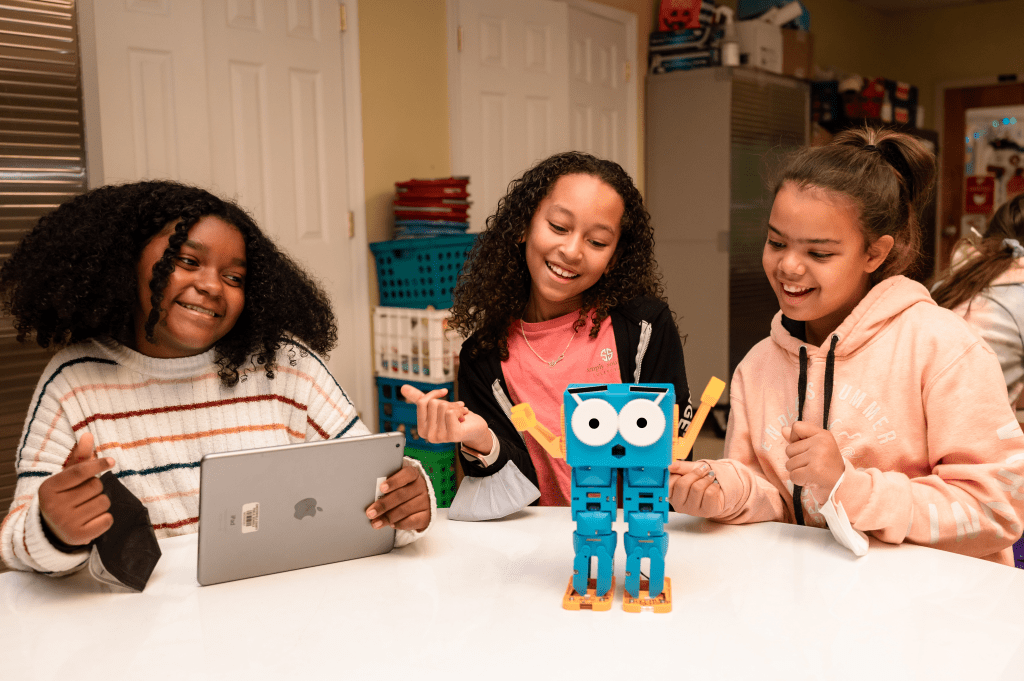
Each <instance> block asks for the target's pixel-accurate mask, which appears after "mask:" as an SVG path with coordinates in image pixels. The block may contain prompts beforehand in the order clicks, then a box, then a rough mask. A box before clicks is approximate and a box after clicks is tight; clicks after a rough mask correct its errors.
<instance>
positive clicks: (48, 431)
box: [32, 405, 71, 467]
mask: <svg viewBox="0 0 1024 681" xmlns="http://www.w3.org/2000/svg"><path fill="white" fill-rule="evenodd" d="M63 415H64V407H63V405H62V406H61V408H60V409H58V410H57V413H56V414H54V416H53V421H51V422H50V426H49V428H47V429H46V435H44V436H43V442H42V443H41V444H40V445H39V447H38V449H36V454H35V456H34V457H33V458H32V465H33V467H34V466H35V464H37V463H39V455H40V454H42V453H43V451H44V450H45V449H46V445H47V444H48V443H49V442H50V437H51V436H52V435H53V431H54V430H56V429H57V422H58V421H60V418H61V417H62V416H63ZM70 458H71V452H68V459H70ZM68 459H64V465H65V466H66V465H67V464H68Z"/></svg>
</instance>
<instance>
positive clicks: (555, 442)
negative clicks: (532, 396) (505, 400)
mask: <svg viewBox="0 0 1024 681" xmlns="http://www.w3.org/2000/svg"><path fill="white" fill-rule="evenodd" d="M563 419H564V417H563ZM512 425H513V426H515V427H516V430H518V431H519V432H524V431H525V432H527V433H529V434H530V435H532V436H533V438H534V439H535V440H536V441H537V442H539V443H540V446H541V447H543V448H544V451H546V452H547V453H548V454H550V455H551V456H552V457H554V458H556V459H564V458H565V438H563V437H556V436H555V434H554V433H552V432H551V431H550V430H548V429H547V426H545V425H544V424H543V423H541V422H540V421H538V420H537V415H536V414H535V413H533V409H532V408H531V407H530V403H529V402H523V403H522V404H517V405H515V406H513V407H512Z"/></svg>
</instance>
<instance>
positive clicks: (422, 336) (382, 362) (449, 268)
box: [370, 178, 475, 508]
mask: <svg viewBox="0 0 1024 681" xmlns="http://www.w3.org/2000/svg"><path fill="white" fill-rule="evenodd" d="M446 182H448V183H449V185H450V186H453V187H455V188H456V191H454V192H452V193H454V194H459V196H457V198H456V199H455V200H458V201H462V202H463V203H461V204H453V205H457V206H460V207H461V206H462V205H464V204H465V203H466V201H465V199H466V197H467V196H468V193H467V192H466V191H465V188H466V181H465V180H464V179H460V178H450V180H447V181H446V180H412V181H411V182H403V183H396V188H397V189H398V192H397V193H398V198H397V199H396V201H395V216H396V218H397V219H396V225H397V226H398V228H399V229H400V230H403V231H402V232H401V233H402V234H403V236H404V238H400V239H394V240H392V241H381V242H378V243H373V244H370V250H371V251H373V256H374V261H375V264H376V267H377V283H378V286H379V289H380V303H381V306H380V307H378V308H377V309H376V310H375V311H374V319H373V333H374V353H375V359H374V364H375V365H376V373H377V379H376V380H377V401H378V405H379V415H378V416H379V421H378V425H379V429H380V432H389V431H402V432H404V433H405V438H406V448H405V454H406V456H410V457H412V458H414V459H417V460H418V461H420V463H422V464H423V467H424V469H426V471H427V473H428V475H430V481H431V483H432V484H433V486H434V492H435V494H436V496H437V505H438V506H439V507H441V508H447V507H448V506H450V505H451V502H452V499H453V498H454V497H455V447H456V445H455V444H454V443H440V444H434V443H431V442H427V441H426V440H424V439H422V438H421V437H419V433H418V432H417V428H416V405H414V404H410V403H409V402H406V401H405V398H403V397H402V393H401V387H402V386H403V385H405V384H410V385H412V386H414V387H416V388H417V389H419V390H421V391H423V392H427V391H430V390H436V389H438V388H447V389H448V396H447V398H448V399H449V400H450V399H453V398H454V394H455V376H456V374H457V372H458V357H459V351H460V350H461V348H462V338H460V337H459V335H458V334H456V333H455V332H454V331H453V330H451V329H449V328H448V315H449V309H448V308H450V307H451V304H452V290H453V289H454V288H455V283H456V280H457V279H458V275H459V272H460V271H461V270H462V265H463V262H465V259H466V255H467V254H468V253H469V249H470V247H471V246H472V245H473V240H474V239H475V235H473V234H464V233H462V232H463V231H464V230H465V228H466V227H468V222H467V223H465V226H463V224H462V223H461V222H458V221H456V220H453V219H452V218H453V217H456V216H454V215H453V214H452V213H451V212H448V211H427V210H424V211H422V212H424V213H432V212H434V213H436V212H442V213H443V215H436V216H428V215H424V216H422V217H420V218H419V219H416V220H413V219H411V217H416V216H411V215H410V214H409V212H407V211H406V210H405V209H406V208H409V207H410V206H409V204H410V203H414V202H419V203H422V204H424V205H422V206H420V207H422V208H429V206H427V205H425V204H427V203H429V201H426V200H421V199H417V198H415V191H413V195H412V198H410V193H409V192H410V188H412V189H413V190H415V189H416V184H417V183H429V185H430V186H429V189H430V190H432V191H434V192H443V191H444V189H443V187H445V186H449V185H446V184H445V183H446ZM463 219H465V214H464V213H463ZM413 223H415V224H413ZM413 233H416V235H417V236H416V238H410V237H413ZM431 233H433V234H442V235H443V236H420V235H421V234H431Z"/></svg>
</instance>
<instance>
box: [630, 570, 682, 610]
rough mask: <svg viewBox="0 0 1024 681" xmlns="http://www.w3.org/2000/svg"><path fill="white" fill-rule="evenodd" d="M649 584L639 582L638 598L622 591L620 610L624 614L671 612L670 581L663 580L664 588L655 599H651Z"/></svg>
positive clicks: (642, 581)
mask: <svg viewBox="0 0 1024 681" xmlns="http://www.w3.org/2000/svg"><path fill="white" fill-rule="evenodd" d="M649 588H650V582H648V581H647V580H646V579H641V580H640V596H639V598H633V597H632V596H630V595H629V593H628V592H627V591H626V590H625V589H623V590H622V609H623V610H625V611H626V612H672V580H670V579H669V578H668V577H666V578H665V587H664V588H663V589H662V591H661V594H659V595H658V597H657V598H651V594H650V591H648V589H649Z"/></svg>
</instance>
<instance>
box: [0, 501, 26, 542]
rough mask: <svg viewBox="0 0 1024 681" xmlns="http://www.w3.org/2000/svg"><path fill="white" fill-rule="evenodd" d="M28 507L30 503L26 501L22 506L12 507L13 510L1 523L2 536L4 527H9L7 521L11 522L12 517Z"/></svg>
mask: <svg viewBox="0 0 1024 681" xmlns="http://www.w3.org/2000/svg"><path fill="white" fill-rule="evenodd" d="M26 508H28V503H24V504H22V505H21V506H15V507H14V508H12V509H11V512H10V513H8V514H7V516H6V517H5V518H4V521H3V522H2V523H0V536H3V533H4V528H5V527H7V523H9V522H10V521H11V519H12V518H14V516H15V515H17V514H18V513H20V512H21V511H24V510H25V509H26Z"/></svg>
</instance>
